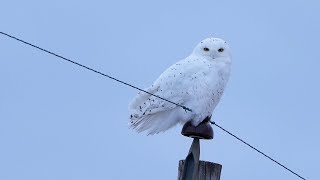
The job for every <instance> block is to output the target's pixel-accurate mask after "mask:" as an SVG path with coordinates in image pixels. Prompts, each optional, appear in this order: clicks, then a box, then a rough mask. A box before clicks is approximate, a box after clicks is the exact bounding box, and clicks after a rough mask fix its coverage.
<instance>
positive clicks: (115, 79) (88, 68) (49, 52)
mask: <svg viewBox="0 0 320 180" xmlns="http://www.w3.org/2000/svg"><path fill="white" fill-rule="evenodd" d="M0 33H1V34H3V35H5V36H8V37H10V38H12V39H15V40H17V41H20V42H22V43H24V44H27V45H29V46H32V47H34V48H36V49H39V50H41V51H43V52H46V53H48V54H51V55H54V56H56V57H58V58H60V59H63V60H65V61H68V62H70V63H73V64H75V65H77V66H80V67H83V68H85V69H87V70H90V71H93V72H95V73H97V74H100V75H102V76H105V77H107V78H109V79H112V80H114V81H117V82H119V83H121V84H124V85H127V86H129V87H132V88H134V89H137V90H139V91H142V92H144V93H147V94H149V95H151V96H154V97H157V98H159V99H162V100H164V101H167V102H169V103H171V104H174V105H176V106H179V107H182V108H183V109H184V110H186V111H190V112H192V110H191V109H190V108H187V107H185V106H183V105H181V104H178V103H175V102H172V101H170V100H168V99H165V98H163V97H161V96H158V95H155V94H152V93H150V92H148V91H146V90H143V89H141V88H138V87H137V86H134V85H132V84H129V83H126V82H124V81H121V80H119V79H117V78H114V77H112V76H109V75H107V74H105V73H102V72H100V71H97V70H95V69H92V68H90V67H88V66H85V65H83V64H80V63H78V62H75V61H73V60H71V59H68V58H65V57H63V56H61V55H59V54H56V53H54V52H51V51H49V50H46V49H43V48H41V47H39V46H36V45H34V44H31V43H29V42H26V41H24V40H22V39H19V38H17V37H14V36H11V35H9V34H7V33H4V32H0Z"/></svg>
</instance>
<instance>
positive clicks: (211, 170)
mask: <svg viewBox="0 0 320 180" xmlns="http://www.w3.org/2000/svg"><path fill="white" fill-rule="evenodd" d="M184 164H185V163H184V160H180V161H179V174H178V180H182V175H183V173H184V172H183V170H184ZM221 169H222V165H220V164H216V163H212V162H208V161H199V166H198V175H197V177H196V180H220V175H221Z"/></svg>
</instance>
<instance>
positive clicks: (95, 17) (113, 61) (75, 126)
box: [0, 0, 320, 180]
mask: <svg viewBox="0 0 320 180" xmlns="http://www.w3.org/2000/svg"><path fill="white" fill-rule="evenodd" d="M319 8H320V4H319V2H317V1H315V0H314V1H303V0H291V1H275V0H271V1H253V0H252V1H209V0H204V1H201V2H200V1H193V2H187V1H182V0H181V1H161V2H153V1H117V2H114V1H95V0H93V1H62V0H56V1H51V2H49V1H48V2H45V1H39V0H38V1H36V0H30V1H14V0H13V1H3V2H2V3H1V7H0V20H1V21H0V22H1V25H0V27H1V28H0V29H1V31H4V32H7V33H10V34H12V35H15V36H17V37H20V38H22V39H24V40H26V41H29V42H32V43H35V44H37V45H39V46H41V47H44V48H47V49H49V50H52V51H54V52H56V53H58V54H61V55H63V56H66V57H68V58H71V59H73V60H76V61H78V62H80V63H83V64H85V65H88V66H90V67H93V68H95V69H97V70H100V71H103V72H105V73H107V74H109V75H112V76H115V77H117V78H120V79H122V80H124V81H127V82H130V83H133V84H135V85H137V86H139V87H142V88H143V87H147V86H148V85H150V84H151V83H152V82H153V81H154V80H155V79H156V78H157V77H158V76H159V74H160V73H161V72H162V71H163V70H165V69H166V67H168V66H169V65H171V64H172V63H174V62H175V61H177V60H180V59H182V58H184V57H186V56H187V55H188V54H189V53H190V52H191V51H192V49H193V47H194V46H195V45H196V44H197V43H198V42H199V41H201V40H202V39H204V38H206V37H210V36H215V37H220V38H224V39H225V40H227V41H228V42H229V44H230V45H231V48H232V54H233V67H232V75H231V78H230V81H229V84H228V87H227V90H226V92H225V94H224V97H223V98H222V101H221V103H220V104H219V106H218V108H217V109H216V110H215V112H214V115H213V117H214V120H215V121H217V122H218V123H219V124H220V125H222V126H223V127H224V128H226V129H228V130H230V131H231V132H233V133H235V134H237V135H239V136H240V137H242V138H243V139H245V140H247V141H248V142H250V143H251V144H252V145H254V146H256V147H257V148H259V149H261V150H263V151H264V152H266V153H267V154H269V155H271V156H272V157H274V158H276V159H277V160H279V161H280V162H282V163H283V164H285V165H287V166H288V167H289V168H291V169H292V170H294V171H296V172H298V173H299V174H301V175H303V176H304V177H306V178H307V179H319V178H320V176H319V173H318V172H317V171H319V161H320V156H319V152H320V143H319V136H320V133H319V128H320V123H319V121H318V120H319V118H320V115H319V110H320V109H319V102H320V95H319V92H320V85H319V78H320V71H319V66H320V63H319V60H320V55H319V50H318V48H319V45H318V43H319V42H320V36H319V32H320V22H319V21H320V20H319V17H320V11H319ZM0 82H1V89H0V144H1V146H0V179H2V180H44V179H45V180H71V179H74V180H87V179H95V180H106V179H155V180H160V179H176V177H177V168H178V161H179V160H180V159H184V158H185V156H186V154H187V152H188V150H189V147H190V144H191V139H189V138H185V137H183V136H181V135H180V130H181V126H177V127H176V128H174V129H171V130H170V131H168V132H166V133H164V134H160V135H156V136H146V135H145V134H136V133H135V132H133V131H132V130H130V129H128V128H127V120H128V119H127V117H128V112H127V104H128V103H129V102H130V100H131V98H132V97H133V96H134V95H135V94H136V93H137V91H136V90H134V89H131V88H129V87H126V86H124V85H121V84H118V83H116V82H113V81H111V80H109V79H105V78H104V77H101V76H98V75H97V74H94V73H92V72H89V71H87V70H85V69H82V68H79V67H77V66H74V65H72V64H69V63H66V62H63V61H61V60H59V59H57V58H56V57H53V56H51V55H48V54H45V53H43V52H40V51H38V50H35V49H33V48H30V47H27V46H25V45H23V44H21V43H18V42H16V41H13V40H11V39H9V38H7V37H4V36H0ZM201 148H202V149H201V159H203V160H207V161H212V162H217V163H220V164H222V165H223V169H222V177H221V179H222V180H232V179H242V180H248V179H252V180H253V179H259V180H269V179H298V178H296V177H295V176H294V175H292V174H290V173H289V172H287V171H285V170H284V169H282V168H280V167H279V166H277V165H276V164H275V163H273V162H271V161H269V160H267V159H266V158H264V157H262V156H261V155H259V154H257V153H256V152H254V151H252V150H251V149H249V148H248V147H246V146H245V145H243V144H241V143H240V142H238V141H237V140H235V139H234V138H232V137H230V136H229V135H227V134H226V133H224V132H222V131H221V130H219V129H217V128H215V138H214V139H213V140H212V141H204V142H202V144H201Z"/></svg>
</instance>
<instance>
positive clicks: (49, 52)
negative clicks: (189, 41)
mask: <svg viewBox="0 0 320 180" xmlns="http://www.w3.org/2000/svg"><path fill="white" fill-rule="evenodd" d="M0 34H3V35H5V36H7V37H10V38H12V39H15V40H17V41H20V42H22V43H24V44H27V45H29V46H32V47H34V48H36V49H39V50H41V51H44V52H46V53H48V54H51V55H54V56H56V57H58V58H61V59H63V60H65V61H68V62H70V63H73V64H75V65H78V66H80V67H83V68H85V69H87V70H90V71H92V72H95V73H97V74H100V75H102V76H105V77H107V78H109V79H112V80H114V81H117V82H119V83H121V84H124V85H127V86H129V87H132V88H134V89H137V90H139V91H142V92H144V93H147V94H149V95H151V96H154V97H157V98H159V99H162V100H164V101H167V102H169V103H172V104H174V105H176V106H179V107H181V108H183V109H184V110H186V111H190V112H192V110H191V109H190V108H188V107H185V106H183V105H180V104H177V103H175V102H172V101H170V100H167V99H165V98H162V97H160V96H158V95H155V94H152V93H150V92H148V91H145V90H143V89H141V88H138V87H136V86H134V85H131V84H129V83H126V82H124V81H121V80H119V79H117V78H114V77H112V76H109V75H107V74H104V73H102V72H100V71H97V70H95V69H92V68H90V67H88V66H85V65H82V64H80V63H77V62H75V61H73V60H71V59H68V58H65V57H63V56H61V55H58V54H56V53H53V52H51V51H48V50H46V49H43V48H41V47H39V46H36V45H34V44H31V43H29V42H26V41H24V40H21V39H19V38H17V37H14V36H11V35H9V34H7V33H4V32H0ZM211 124H213V125H215V126H217V127H218V128H220V129H221V130H223V131H224V132H226V133H227V134H229V135H231V136H232V137H234V138H236V139H237V140H239V141H240V142H242V143H244V144H245V145H247V146H249V147H250V148H251V149H253V150H255V151H257V152H258V153H260V154H261V155H263V156H264V157H266V158H268V159H269V160H271V161H273V162H274V163H276V164H278V165H279V166H281V167H282V168H284V169H286V170H287V171H289V172H291V173H292V174H294V175H296V176H297V177H299V178H301V179H303V180H306V179H305V178H304V177H302V176H300V175H299V174H298V173H296V172H294V171H293V170H291V169H289V168H288V167H286V166H284V165H283V164H281V163H279V162H278V161H276V160H275V159H273V158H272V157H270V156H268V155H266V154H265V153H263V152H262V151H260V150H258V149H257V148H255V147H254V146H252V145H250V144H249V143H247V142H246V141H244V140H242V139H241V138H239V137H238V136H236V135H234V134H232V133H231V132H229V131H228V130H226V129H224V128H223V127H221V126H220V125H218V124H217V123H215V122H213V121H211Z"/></svg>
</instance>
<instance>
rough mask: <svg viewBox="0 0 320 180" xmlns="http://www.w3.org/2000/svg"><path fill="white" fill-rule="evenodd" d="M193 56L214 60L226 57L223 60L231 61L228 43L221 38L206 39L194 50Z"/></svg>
mask: <svg viewBox="0 0 320 180" xmlns="http://www.w3.org/2000/svg"><path fill="white" fill-rule="evenodd" d="M193 54H194V55H200V56H204V57H208V58H212V59H217V58H219V57H226V58H223V59H226V60H229V61H230V60H231V53H230V48H229V46H228V45H227V42H226V41H224V40H222V39H219V38H207V39H204V40H203V41H201V42H200V43H199V44H198V45H197V46H196V47H195V48H194V50H193Z"/></svg>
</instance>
